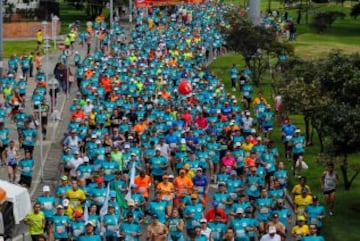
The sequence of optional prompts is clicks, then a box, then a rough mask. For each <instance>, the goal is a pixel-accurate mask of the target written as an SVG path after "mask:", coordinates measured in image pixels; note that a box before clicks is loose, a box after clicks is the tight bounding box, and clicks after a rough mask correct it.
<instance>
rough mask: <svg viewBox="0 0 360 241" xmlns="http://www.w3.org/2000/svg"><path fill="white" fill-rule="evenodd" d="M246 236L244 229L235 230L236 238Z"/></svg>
mask: <svg viewBox="0 0 360 241" xmlns="http://www.w3.org/2000/svg"><path fill="white" fill-rule="evenodd" d="M245 236H246V233H245V230H244V229H237V230H236V237H238V238H244V237H245Z"/></svg>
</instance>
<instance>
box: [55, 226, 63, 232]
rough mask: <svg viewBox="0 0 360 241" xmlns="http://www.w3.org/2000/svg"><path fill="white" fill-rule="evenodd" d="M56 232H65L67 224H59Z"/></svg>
mask: <svg viewBox="0 0 360 241" xmlns="http://www.w3.org/2000/svg"><path fill="white" fill-rule="evenodd" d="M56 232H57V233H64V232H65V226H62V225H61V226H57V227H56Z"/></svg>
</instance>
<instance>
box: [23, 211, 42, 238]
mask: <svg viewBox="0 0 360 241" xmlns="http://www.w3.org/2000/svg"><path fill="white" fill-rule="evenodd" d="M25 221H26V222H27V223H28V224H29V233H30V235H39V234H44V228H43V224H45V215H44V213H43V212H41V211H40V212H39V213H37V214H36V213H34V211H31V212H30V213H29V214H28V215H26V217H25Z"/></svg>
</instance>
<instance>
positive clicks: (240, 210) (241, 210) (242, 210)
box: [236, 208, 244, 213]
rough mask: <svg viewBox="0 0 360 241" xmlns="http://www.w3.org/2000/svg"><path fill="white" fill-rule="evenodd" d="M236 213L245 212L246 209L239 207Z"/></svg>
mask: <svg viewBox="0 0 360 241" xmlns="http://www.w3.org/2000/svg"><path fill="white" fill-rule="evenodd" d="M236 213H244V209H242V208H238V209H236Z"/></svg>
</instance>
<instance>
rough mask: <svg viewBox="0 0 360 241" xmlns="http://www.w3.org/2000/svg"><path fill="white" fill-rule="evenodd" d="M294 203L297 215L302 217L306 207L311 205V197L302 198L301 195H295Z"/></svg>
mask: <svg viewBox="0 0 360 241" xmlns="http://www.w3.org/2000/svg"><path fill="white" fill-rule="evenodd" d="M294 203H295V205H296V213H297V215H303V213H304V210H305V208H306V206H308V205H310V204H312V203H313V199H312V196H311V195H306V197H303V196H302V195H297V196H296V197H295V200H294Z"/></svg>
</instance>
